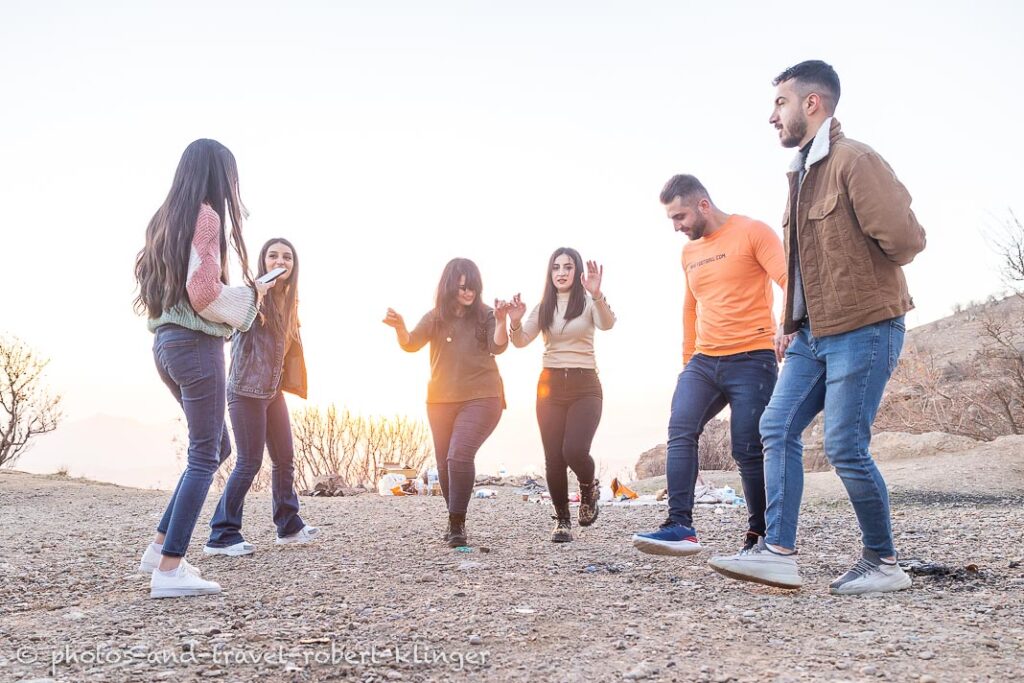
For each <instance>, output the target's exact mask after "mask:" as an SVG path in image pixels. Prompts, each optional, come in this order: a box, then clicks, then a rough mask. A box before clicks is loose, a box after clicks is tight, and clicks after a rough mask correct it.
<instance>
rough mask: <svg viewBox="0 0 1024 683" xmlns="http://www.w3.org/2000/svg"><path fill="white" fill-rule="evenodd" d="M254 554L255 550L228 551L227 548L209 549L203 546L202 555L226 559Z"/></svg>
mask: <svg viewBox="0 0 1024 683" xmlns="http://www.w3.org/2000/svg"><path fill="white" fill-rule="evenodd" d="M254 552H256V549H255V548H251V549H249V550H230V549H228V548H211V547H210V546H203V553H205V554H206V555H227V556H228V557H242V556H244V555H252V554H253V553H254Z"/></svg>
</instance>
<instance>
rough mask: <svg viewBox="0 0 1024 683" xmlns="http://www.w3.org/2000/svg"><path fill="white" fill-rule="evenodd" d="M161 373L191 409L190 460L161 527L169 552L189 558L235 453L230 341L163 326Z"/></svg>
mask: <svg viewBox="0 0 1024 683" xmlns="http://www.w3.org/2000/svg"><path fill="white" fill-rule="evenodd" d="M153 359H154V361H155V362H156V369H157V372H159V373H160V379H161V380H163V382H164V384H166V385H167V388H168V389H170V390H171V394H173V395H174V398H175V400H177V401H178V403H179V404H180V405H181V409H182V410H183V411H184V412H185V422H186V423H187V424H188V459H187V460H186V463H185V471H184V472H182V473H181V478H180V479H178V485H177V486H176V487H175V488H174V493H173V494H171V500H170V502H168V503H167V508H166V509H165V510H164V515H163V517H162V518H161V520H160V523H159V524H158V525H157V527H156V530H157V532H158V533H161V534H164V535H165V538H164V549H163V554H164V555H167V556H168V557H184V556H185V551H186V550H188V544H189V541H190V540H192V531H193V530H194V529H195V526H196V520H197V519H198V518H199V512H200V510H202V508H203V503H204V502H205V501H206V494H207V493H208V492H209V490H210V484H211V483H212V482H213V473H214V472H216V471H217V468H218V467H219V466H220V464H221V463H222V462H223V461H224V460H225V459H226V458H227V457H228V456H229V455H231V441H230V440H229V439H228V429H227V425H225V424H224V401H225V391H226V388H227V386H226V385H227V378H226V376H225V370H224V339H223V338H222V337H211V336H210V335H208V334H203V333H202V332H196V331H195V330H190V329H186V328H184V327H179V326H177V325H161V326H160V327H158V328H157V329H156V334H155V335H154V336H153Z"/></svg>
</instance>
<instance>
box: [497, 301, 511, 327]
mask: <svg viewBox="0 0 1024 683" xmlns="http://www.w3.org/2000/svg"><path fill="white" fill-rule="evenodd" d="M508 309H509V303H508V302H507V301H505V300H504V299H495V300H494V320H495V322H497V323H498V324H499V325H502V326H504V325H505V321H506V320H507V319H508Z"/></svg>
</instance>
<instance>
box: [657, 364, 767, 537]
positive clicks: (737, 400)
mask: <svg viewBox="0 0 1024 683" xmlns="http://www.w3.org/2000/svg"><path fill="white" fill-rule="evenodd" d="M778 372H779V366H778V364H777V363H776V362H775V352H774V351H748V352H745V353H736V354H732V355H729V356H705V355H704V354H700V353H697V354H694V355H693V357H692V358H690V362H689V363H687V364H686V367H685V368H684V369H683V372H682V373H681V374H680V375H679V381H678V382H677V383H676V391H675V394H673V396H672V416H671V418H669V423H668V453H667V457H666V462H665V469H666V472H665V474H666V479H667V480H668V516H669V519H671V520H672V521H673V522H676V523H678V524H682V525H683V526H687V527H692V526H693V489H694V486H696V484H697V470H698V469H699V465H700V463H698V461H697V442H698V441H699V439H700V435H701V433H702V432H703V431H704V426H705V425H706V424H707V423H708V421H709V420H710V419H711V418H713V417H714V416H715V415H717V414H718V413H720V412H722V409H723V408H725V406H727V405H728V406H729V411H730V418H729V430H730V436H731V442H732V457H733V459H734V460H735V461H736V465H737V467H738V468H739V471H740V480H741V481H742V482H743V496H744V498H745V499H746V503H747V511H748V512H749V519H748V523H749V525H750V531H753V532H755V533H757V534H759V535H762V536H763V535H764V533H765V520H764V509H765V493H764V455H763V452H762V449H761V434H760V432H759V431H758V427H757V425H758V421H759V420H760V419H761V413H762V411H764V408H765V406H766V405H768V401H769V399H770V398H771V396H772V389H774V388H775V379H776V377H777V376H778Z"/></svg>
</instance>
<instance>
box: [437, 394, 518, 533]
mask: <svg viewBox="0 0 1024 683" xmlns="http://www.w3.org/2000/svg"><path fill="white" fill-rule="evenodd" d="M501 411H502V400H501V398H499V397H497V396H495V397H493V398H476V399H473V400H471V401H463V402H461V403H428V404H427V419H428V420H429V421H430V432H431V434H432V435H433V437H434V456H435V458H436V459H437V474H438V478H439V479H440V480H441V492H442V493H443V494H444V500H445V502H446V503H447V504H448V512H449V513H450V514H453V515H456V514H461V515H464V514H466V509H467V508H468V507H469V498H470V496H471V495H473V484H474V482H475V481H476V463H475V459H476V452H477V451H478V450H480V446H482V445H483V443H484V441H486V440H487V437H488V436H490V435H491V432H493V431H494V428H495V427H497V426H498V420H500V419H501Z"/></svg>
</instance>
